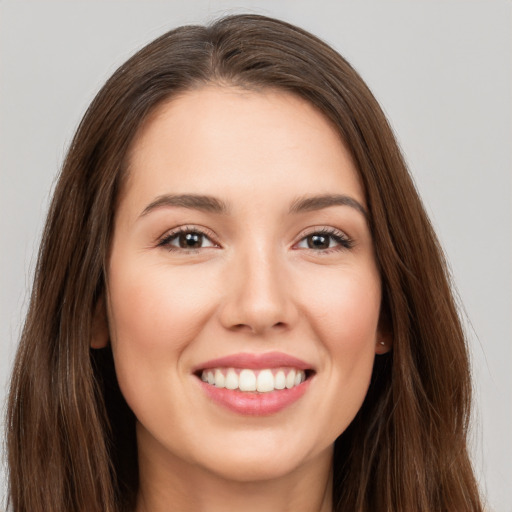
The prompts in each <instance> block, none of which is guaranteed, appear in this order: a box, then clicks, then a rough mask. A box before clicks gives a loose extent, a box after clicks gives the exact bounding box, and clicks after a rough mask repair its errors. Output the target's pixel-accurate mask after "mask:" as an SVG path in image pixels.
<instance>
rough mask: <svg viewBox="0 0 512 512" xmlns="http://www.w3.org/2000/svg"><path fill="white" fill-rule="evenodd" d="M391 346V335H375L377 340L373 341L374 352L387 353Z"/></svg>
mask: <svg viewBox="0 0 512 512" xmlns="http://www.w3.org/2000/svg"><path fill="white" fill-rule="evenodd" d="M392 347H393V342H392V339H391V336H389V335H385V336H382V335H379V336H378V337H377V342H376V343H375V353H376V354H379V355H381V354H387V353H388V352H389V351H390V350H391V348H392Z"/></svg>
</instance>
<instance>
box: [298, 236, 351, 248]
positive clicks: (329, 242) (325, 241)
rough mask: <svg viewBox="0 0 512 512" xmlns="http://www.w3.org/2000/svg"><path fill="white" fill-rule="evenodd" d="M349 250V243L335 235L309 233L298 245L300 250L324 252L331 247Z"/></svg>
mask: <svg viewBox="0 0 512 512" xmlns="http://www.w3.org/2000/svg"><path fill="white" fill-rule="evenodd" d="M340 246H341V247H344V248H347V249H349V248H350V247H351V246H352V244H351V241H350V240H349V239H348V238H346V237H343V236H341V235H339V234H337V233H311V234H309V235H307V236H305V237H304V238H303V239H302V240H301V241H300V242H299V243H298V244H297V247H299V248H300V249H313V250H320V251H321V250H325V249H331V248H333V247H340Z"/></svg>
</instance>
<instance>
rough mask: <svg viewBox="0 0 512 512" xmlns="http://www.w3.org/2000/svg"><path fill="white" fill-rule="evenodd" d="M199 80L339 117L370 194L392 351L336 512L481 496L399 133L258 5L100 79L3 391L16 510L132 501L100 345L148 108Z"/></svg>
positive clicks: (341, 64)
mask: <svg viewBox="0 0 512 512" xmlns="http://www.w3.org/2000/svg"><path fill="white" fill-rule="evenodd" d="M207 83H220V84H228V85H236V86H241V87H250V88H268V87H272V88H279V89H281V90H286V91H289V92H291V93H293V94H296V95H299V96H301V97H302V98H305V99H306V100H307V101H309V102H310V103H311V104H313V105H315V106H316V107H317V108H318V109H319V110H320V111H321V112H323V114H324V115H325V116H326V117H327V118H328V119H330V121H331V122H332V123H333V124H334V126H335V127H337V129H338V131H339V133H340V136H341V137H342V139H343V140H344V141H345V143H346V145H347V147H348V148H349V150H350V151H351V154H352V157H353V159H354V162H355V164H356V167H357V169H358V171H359V173H360V177H361V180H362V182H363V184H364V187H365V191H366V196H367V197H366V199H367V204H368V208H369V212H370V224H371V226H370V227H371V232H372V236H373V240H374V245H375V252H376V256H377V261H378V265H379V268H380V273H381V279H382V284H383V302H382V316H383V319H384V320H383V321H384V322H385V324H386V325H387V328H388V329H389V331H390V333H391V335H392V339H393V350H392V352H390V353H388V354H386V355H381V356H376V361H375V366H374V372H373V376H372V382H371V384H370V389H369V391H368V394H367V397H366V399H365V401H364V404H363V406H362V408H361V409H360V411H359V412H358V414H357V416H356V418H355V419H354V421H353V422H352V423H351V425H350V426H349V428H348V429H347V430H346V431H345V432H344V433H343V434H342V435H341V436H340V437H339V438H338V439H337V441H336V443H335V451H334V491H333V492H334V495H333V500H334V510H336V511H348V510H350V511H360V512H362V511H369V510H372V511H373V510H378V511H379V512H381V511H382V512H385V511H401V512H403V511H420V510H421V511H454V510H457V511H459V510H460V511H462V510H464V511H481V510H482V507H481V503H480V499H479V493H478V489H477V485H476V482H475V478H474V475H473V471H472V468H471V464H470V460H469V457H468V453H467V430H468V421H469V413H470V395H471V383H470V375H469V365H468V355H467V348H466V343H465V339H464V335H463V331H462V328H461V325H460V321H459V318H458V315H457V310H456V306H455V304H454V300H453V297H452V293H451V287H450V281H449V275H448V272H447V268H446V263H445V261H444V259H443V254H442V251H441V249H440V247H439V244H438V242H437V239H436V237H435V234H434V232H433V230H432V227H431V224H430V222H429V220H428V218H427V216H426V214H425V211H424V209H423V206H422V204H421V201H420V199H419V197H418V194H417V192H416V190H415V187H414V185H413V183H412V180H411V178H410V176H409V174H408V171H407V169H406V166H405V164H404V161H403V158H402V156H401V154H400V151H399V148H398V145H397V143H396V140H395V138H394V136H393V133H392V131H391V129H390V127H389V125H388V123H387V121H386V118H385V116H384V114H383V113H382V111H381V109H380V107H379V106H378V104H377V102H376V100H375V99H374V97H373V96H372V94H371V92H370V91H369V90H368V88H367V87H366V85H365V84H364V82H363V81H362V79H361V78H360V77H359V75H358V74H357V73H356V72H355V71H354V69H353V68H352V67H351V66H350V65H349V64H348V63H347V62H346V61H345V60H344V59H343V58H342V57H341V56H340V55H339V54H337V53H336V52H335V51H334V50H333V49H331V48H330V47H329V46H327V45H326V44H324V43H323V42H321V41H320V40H319V39H317V38H316V37H314V36H312V35H311V34H309V33H307V32H305V31H303V30H301V29H299V28H297V27H294V26H292V25H289V24H287V23H285V22H282V21H278V20H275V19H271V18H266V17H262V16H256V15H237V16H230V17H227V18H223V19H220V20H219V21H217V22H215V23H213V24H212V25H210V26H206V27H203V26H187V27H181V28H178V29H176V30H172V31H170V32H168V33H166V34H164V35H163V36H161V37H160V38H158V39H156V40H155V41H154V42H152V43H151V44H149V45H148V46H146V47H145V48H143V49H142V50H141V51H139V52H138V53H137V54H136V55H135V56H133V57H132V58H131V59H129V60H128V61H127V62H126V63H125V64H124V65H123V66H121V67H120V68H119V69H118V70H117V71H116V73H115V74H114V75H113V76H112V77H111V78H110V79H109V80H108V82H107V83H106V84H105V86H104V87H103V88H102V89H101V91H100V92H99V93H98V95H97V96H96V98H95V99H94V101H93V102H92V104H91V105H90V107H89V109H88V110H87V112H86V114H85V116H84V118H83V120H82V122H81V124H80V126H79V128H78V130H77V133H76V135H75V137H74V139H73V141H72V143H71V146H70V148H69V152H68V155H67V157H66V160H65V162H64V166H63V169H62V173H61V175H60V178H59V181H58V184H57V187H56V190H55V194H54V197H53V202H52V204H51V207H50V211H49V214H48V220H47V223H46V227H45V230H44V234H43V238H42V243H41V248H40V253H39V258H38V263H37V268H36V274H35V281H34V287H33V291H32V297H31V301H30V307H29V311H28V315H27V318H26V323H25V326H24V330H23V334H22V337H21V343H20V346H19V350H18V354H17V358H16V362H15V365H14V371H13V376H12V384H11V391H10V398H9V403H8V419H7V436H8V464H9V493H10V506H11V507H12V510H13V512H43V511H44V512H64V511H73V512H96V511H97V512H99V511H106V512H121V511H123V512H127V511H132V510H133V508H134V499H135V495H136V493H137V486H138V468H137V456H136V443H135V434H134V424H135V419H134V417H133V414H132V413H131V411H130V410H129V409H128V407H127V405H126V403H125V402H124V400H123V397H122V395H121V393H120V391H119V388H118V386H117V381H116V377H115V372H114V368H113V363H112V355H111V352H110V349H109V348H106V349H102V350H91V349H90V342H91V337H92V333H93V329H94V318H95V315H96V314H97V307H98V303H101V300H102V296H103V293H104V289H105V268H106V260H107V258H108V251H109V244H110V239H111V234H112V225H113V218H114V214H115V208H116V200H117V198H118V193H119V190H120V189H121V188H122V183H123V179H124V178H125V176H126V173H127V172H128V170H127V167H128V162H127V160H128V156H129V148H130V143H131V142H132V140H133V138H134V136H135V134H136V133H137V130H138V129H139V127H140V126H141V123H142V122H143V121H144V120H145V119H146V118H147V116H148V114H149V113H151V112H152V111H153V110H154V109H155V108H156V107H157V106H158V105H159V104H161V102H162V101H164V100H167V99H168V98H170V97H172V96H174V95H176V94H178V93H179V92H181V91H184V90H187V89H190V88H193V87H197V86H200V85H201V84H207Z"/></svg>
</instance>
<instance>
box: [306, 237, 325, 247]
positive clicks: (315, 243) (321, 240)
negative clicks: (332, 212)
mask: <svg viewBox="0 0 512 512" xmlns="http://www.w3.org/2000/svg"><path fill="white" fill-rule="evenodd" d="M306 240H307V244H308V248H309V249H328V248H329V246H330V243H331V237H330V236H329V235H318V234H315V235H309V236H308V237H306Z"/></svg>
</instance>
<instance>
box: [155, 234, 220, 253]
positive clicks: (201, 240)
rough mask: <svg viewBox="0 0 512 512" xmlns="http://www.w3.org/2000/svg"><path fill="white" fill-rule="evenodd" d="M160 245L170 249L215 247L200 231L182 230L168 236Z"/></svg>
mask: <svg viewBox="0 0 512 512" xmlns="http://www.w3.org/2000/svg"><path fill="white" fill-rule="evenodd" d="M158 245H160V246H163V247H168V248H169V249H178V248H179V249H200V248H203V247H215V244H214V243H213V242H212V241H211V240H210V239H209V238H208V237H207V236H206V235H205V234H204V233H200V232H199V231H181V232H179V233H174V234H173V233H171V234H170V235H168V236H166V237H165V238H164V239H163V240H162V241H161V242H160V243H159V244H158Z"/></svg>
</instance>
